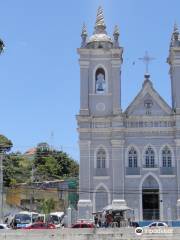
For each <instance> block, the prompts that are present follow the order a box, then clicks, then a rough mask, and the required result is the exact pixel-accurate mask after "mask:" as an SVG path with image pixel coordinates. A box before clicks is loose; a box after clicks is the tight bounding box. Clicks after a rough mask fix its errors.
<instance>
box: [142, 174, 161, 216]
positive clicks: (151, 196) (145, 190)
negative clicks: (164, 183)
mask: <svg viewBox="0 0 180 240" xmlns="http://www.w3.org/2000/svg"><path fill="white" fill-rule="evenodd" d="M142 211H143V212H142V213H143V220H158V219H159V218H160V198H159V184H158V182H157V181H156V179H155V178H154V177H153V176H148V177H147V178H146V179H145V180H144V182H143V185H142Z"/></svg>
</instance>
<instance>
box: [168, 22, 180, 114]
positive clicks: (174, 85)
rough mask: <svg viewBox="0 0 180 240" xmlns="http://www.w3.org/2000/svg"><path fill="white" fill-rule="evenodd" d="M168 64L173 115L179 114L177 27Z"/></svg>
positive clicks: (179, 38)
mask: <svg viewBox="0 0 180 240" xmlns="http://www.w3.org/2000/svg"><path fill="white" fill-rule="evenodd" d="M168 63H169V65H170V71H169V72H170V77H171V91H172V108H173V110H174V111H175V113H177V114H180V94H179V89H180V35H179V30H178V27H177V25H176V24H175V25H174V30H173V33H172V37H171V42H170V48H169V57H168Z"/></svg>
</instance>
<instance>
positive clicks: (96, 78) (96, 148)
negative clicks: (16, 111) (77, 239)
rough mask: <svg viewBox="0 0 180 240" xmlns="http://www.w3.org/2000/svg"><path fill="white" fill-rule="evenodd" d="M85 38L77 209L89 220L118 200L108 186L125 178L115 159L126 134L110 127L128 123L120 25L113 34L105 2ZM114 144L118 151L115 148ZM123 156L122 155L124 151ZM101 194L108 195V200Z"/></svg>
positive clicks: (81, 86)
mask: <svg viewBox="0 0 180 240" xmlns="http://www.w3.org/2000/svg"><path fill="white" fill-rule="evenodd" d="M81 38H82V41H81V47H80V48H78V50H77V51H78V54H79V56H80V58H79V64H80V112H79V115H78V116H77V122H78V132H79V148H80V173H79V178H80V181H79V193H80V194H79V203H78V209H79V218H81V219H86V218H91V216H90V215H91V213H92V212H93V211H96V210H97V209H98V208H99V207H100V205H103V206H101V207H105V206H106V205H107V204H110V201H112V200H113V199H114V198H115V199H116V197H115V196H112V195H111V193H110V191H109V190H108V189H111V188H112V181H113V187H114V189H116V190H117V189H121V190H119V191H121V192H122V191H123V190H122V189H123V183H124V181H123V177H122V179H120V174H119V171H120V169H123V166H121V164H123V161H115V160H114V161H112V159H116V154H117V151H121V149H122V148H119V145H118V147H117V144H120V143H121V142H122V141H121V138H120V140H119V141H116V140H117V136H116V134H117V133H116V132H113V133H112V132H111V126H112V127H114V126H117V124H120V126H119V125H118V126H119V127H122V123H123V121H122V114H121V64H122V53H123V48H122V47H120V45H119V29H118V27H117V26H115V29H114V32H113V37H112V38H111V37H110V36H108V34H107V31H106V24H105V21H104V14H103V9H102V8H101V7H99V8H98V11H97V16H96V22H95V27H94V32H93V35H92V36H90V37H89V38H88V34H87V30H86V26H85V24H84V25H83V28H82V33H81ZM113 134H114V135H115V136H114V135H113ZM113 137H114V138H113ZM113 139H115V141H113ZM112 146H113V149H115V150H113V151H112V152H111V151H110V149H111V147H112ZM117 148H118V150H117ZM119 149H120V150H119ZM111 154H112V156H111ZM119 155H120V156H122V153H121V152H120V153H119ZM116 171H117V173H116ZM115 175H118V176H117V178H115V177H113V176H115ZM107 179H108V180H107ZM112 179H113V180H112ZM121 185H122V186H121ZM119 186H120V187H119ZM116 192H117V191H116ZM100 198H102V199H103V201H104V202H103V203H102V201H101V200H100ZM101 203H102V204H101Z"/></svg>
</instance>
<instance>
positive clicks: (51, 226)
mask: <svg viewBox="0 0 180 240" xmlns="http://www.w3.org/2000/svg"><path fill="white" fill-rule="evenodd" d="M55 228H56V226H55V225H54V224H52V223H44V222H36V223H33V224H31V225H30V226H28V227H25V228H24V229H55Z"/></svg>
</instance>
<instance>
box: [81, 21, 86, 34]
mask: <svg viewBox="0 0 180 240" xmlns="http://www.w3.org/2000/svg"><path fill="white" fill-rule="evenodd" d="M81 35H86V36H87V28H86V25H85V23H83V26H82V32H81Z"/></svg>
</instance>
